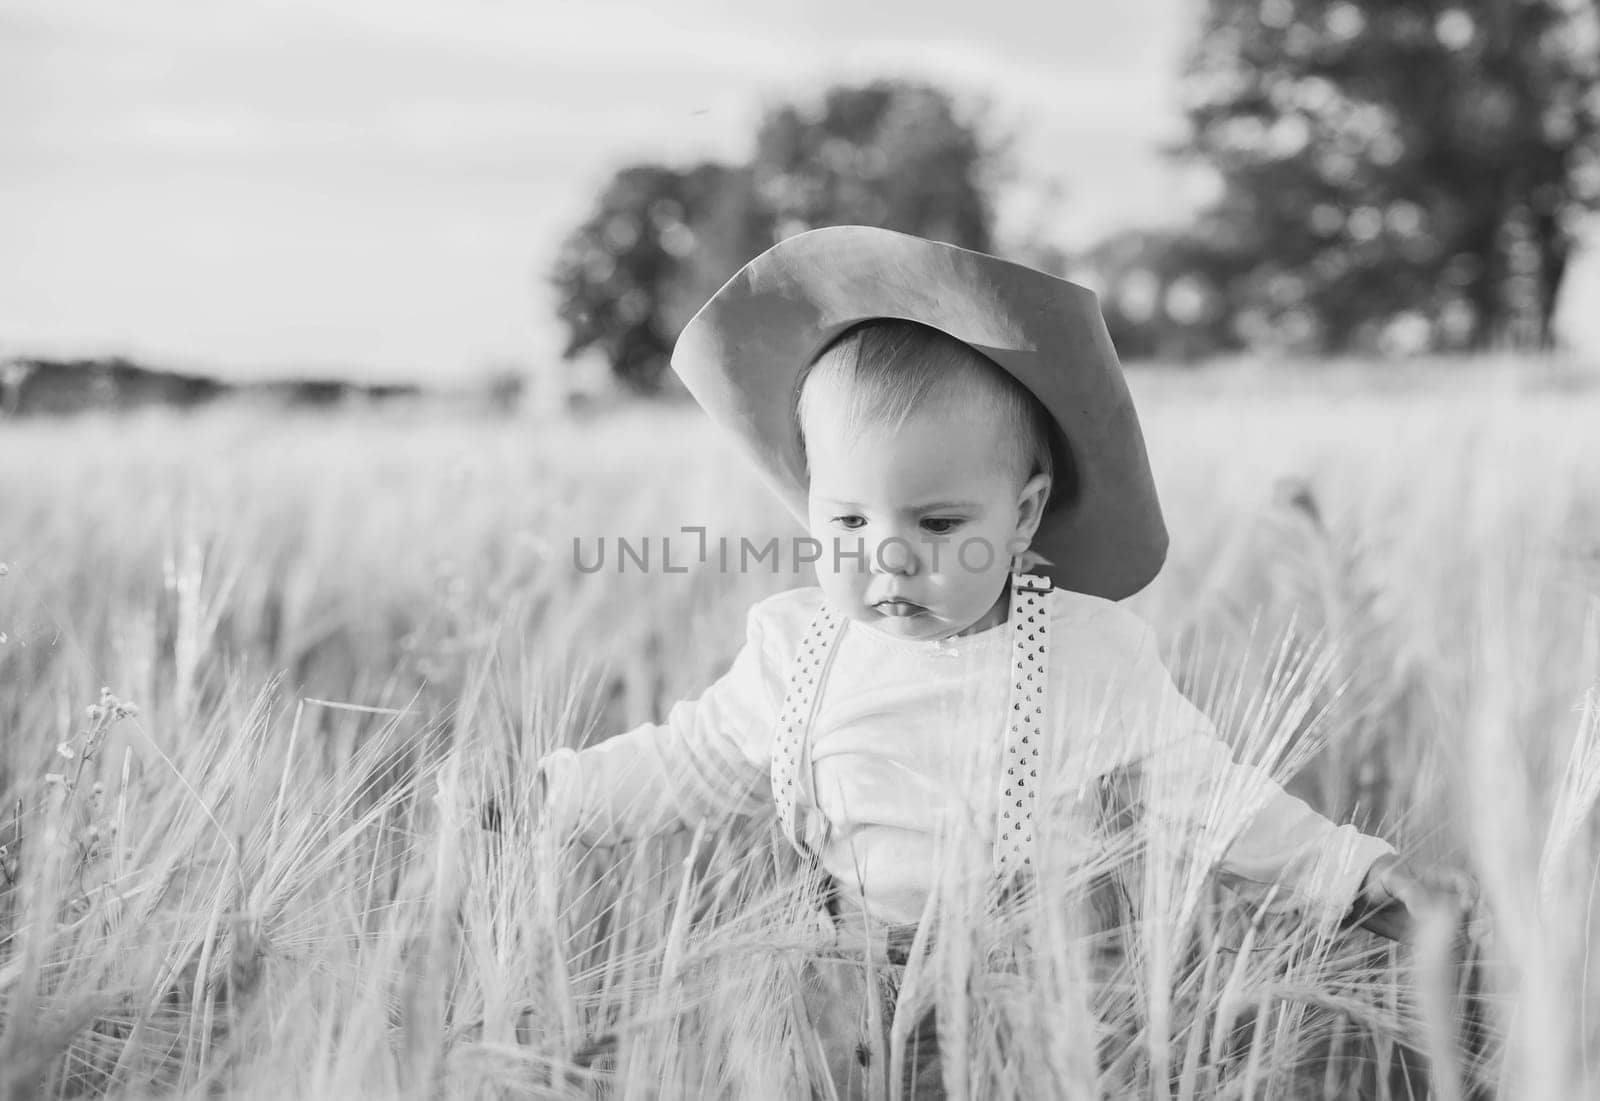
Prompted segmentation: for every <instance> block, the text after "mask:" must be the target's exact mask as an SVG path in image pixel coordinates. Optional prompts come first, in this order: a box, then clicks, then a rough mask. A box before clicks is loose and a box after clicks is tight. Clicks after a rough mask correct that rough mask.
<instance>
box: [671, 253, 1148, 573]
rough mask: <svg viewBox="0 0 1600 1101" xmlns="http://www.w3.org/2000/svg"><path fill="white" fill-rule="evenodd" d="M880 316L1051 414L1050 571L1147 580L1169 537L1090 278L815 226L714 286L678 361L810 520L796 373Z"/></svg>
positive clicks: (1041, 551) (1044, 568)
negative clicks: (971, 356)
mask: <svg viewBox="0 0 1600 1101" xmlns="http://www.w3.org/2000/svg"><path fill="white" fill-rule="evenodd" d="M878 318H894V319H898V320H902V321H913V322H918V323H920V324H923V325H927V326H929V327H930V328H933V329H937V330H939V331H940V332H942V333H944V334H945V335H947V336H951V337H954V338H955V339H956V340H959V341H961V342H963V343H965V344H967V345H969V346H970V347H972V348H973V349H975V350H976V351H978V352H979V353H981V354H982V355H984V356H986V357H988V358H989V359H990V360H992V361H994V362H995V363H996V364H998V365H999V366H1000V367H1001V368H1003V369H1004V370H1006V371H1007V372H1009V373H1010V374H1011V375H1012V376H1013V377H1014V378H1016V380H1017V381H1018V382H1020V383H1022V385H1024V386H1026V387H1027V388H1028V389H1029V390H1030V391H1032V392H1033V394H1034V395H1035V396H1036V397H1038V399H1039V401H1040V402H1041V403H1042V404H1043V405H1044V407H1045V409H1046V410H1048V411H1049V413H1050V415H1051V417H1052V418H1054V420H1055V422H1056V424H1057V426H1058V427H1059V428H1060V430H1061V433H1062V435H1063V437H1064V441H1062V440H1058V441H1057V446H1063V445H1064V447H1065V450H1066V451H1067V453H1068V454H1069V455H1070V457H1071V460H1072V465H1073V468H1074V473H1075V478H1076V487H1075V488H1076V492H1075V493H1073V494H1072V495H1071V496H1070V498H1069V499H1067V500H1065V501H1053V502H1052V504H1051V506H1050V507H1049V508H1047V509H1046V511H1045V515H1044V517H1043V519H1042V521H1041V522H1040V525H1039V529H1038V531H1037V532H1036V533H1035V535H1034V539H1033V544H1032V547H1031V549H1032V550H1033V551H1034V552H1036V555H1037V556H1038V557H1042V558H1043V559H1045V560H1046V563H1047V564H1044V565H1041V566H1039V567H1038V568H1037V572H1041V573H1044V574H1046V575H1047V576H1048V577H1049V578H1050V579H1051V581H1053V582H1054V583H1055V584H1056V585H1057V586H1060V587H1063V588H1067V589H1072V590H1075V591H1077V592H1083V593H1090V594H1093V595H1096V596H1102V597H1105V598H1107V599H1110V600H1119V599H1121V598H1123V597H1125V596H1130V595H1132V594H1133V593H1136V592H1138V591H1139V590H1140V589H1142V588H1144V586H1145V585H1147V584H1149V582H1150V581H1151V580H1152V579H1153V578H1154V577H1155V575H1156V573H1157V572H1158V571H1159V570H1160V569H1161V563H1162V561H1163V560H1164V559H1165V558H1166V552H1167V530H1166V526H1165V524H1163V522H1162V519H1161V506H1160V504H1159V502H1158V501H1157V500H1156V489H1155V482H1154V479H1153V478H1152V476H1151V473H1150V462H1149V459H1148V457H1147V456H1146V454H1145V447H1144V436H1143V434H1142V433H1141V432H1140V430H1139V419H1138V416H1137V415H1136V414H1135V412H1134V408H1133V401H1132V399H1131V398H1130V397H1129V394H1128V386H1127V382H1126V380H1125V379H1124V378H1123V375H1122V367H1121V364H1120V363H1119V362H1118V361H1117V353H1116V349H1115V348H1113V347H1112V345H1111V337H1110V335H1109V334H1108V333H1107V332H1106V326H1105V321H1104V319H1103V318H1102V317H1101V316H1100V308H1099V305H1098V304H1097V302H1096V300H1095V296H1094V294H1093V292H1091V291H1089V290H1086V289H1085V288H1083V287H1080V286H1077V285H1076V284H1073V283H1068V282H1067V281H1066V280H1063V279H1057V278H1056V277H1055V276H1053V275H1046V274H1045V273H1044V272H1041V271H1035V270H1034V269H1033V268H1029V267H1024V266H1023V265H1021V264H1014V263H1011V262H1010V261H1007V260H1001V259H999V258H997V257H994V256H987V255H985V254H983V253H981V252H972V251H970V250H968V249H963V248H957V247H955V246H954V245H947V244H942V243H940V242H937V241H927V240H923V239H922V238H920V237H912V236H909V235H907V234H904V233H895V232H893V231H890V230H886V229H877V228H875V227H872V226H832V227H829V228H826V229H814V230H810V231H808V232H805V233H800V234H797V235H796V236H793V237H790V238H787V239H786V240H784V241H781V242H779V243H778V244H776V245H774V246H773V247H772V248H770V249H768V250H767V251H766V252H764V253H762V254H761V255H760V256H757V257H756V258H755V259H754V260H751V261H750V262H749V263H748V264H746V265H745V266H744V267H743V268H741V269H740V270H739V271H738V273H737V274H735V275H734V276H733V278H731V279H729V280H728V282H727V283H725V284H724V285H723V287H722V289H721V290H719V291H717V293H716V294H714V295H712V296H711V299H710V300H709V301H708V302H707V303H706V304H705V305H704V306H703V307H701V309H700V311H699V312H698V313H696V314H695V315H694V317H693V318H692V319H691V320H690V321H689V323H688V325H687V326H685V328H684V330H683V333H682V335H680V336H679V337H678V342H677V345H676V347H674V349H673V352H672V368H673V370H674V371H676V372H677V374H678V376H679V377H680V378H681V379H682V380H683V384H684V386H685V387H686V388H687V389H688V391H689V393H690V394H692V395H693V396H694V398H695V400H696V401H698V402H699V403H700V405H701V406H702V407H703V408H704V409H705V411H706V412H707V413H708V414H709V415H710V416H711V418H712V420H714V421H716V422H717V423H718V424H720V425H722V426H723V427H724V428H725V429H728V430H730V431H731V432H732V433H733V434H734V436H735V437H736V439H737V441H738V442H739V444H740V445H741V446H742V448H743V449H744V450H745V451H746V452H747V453H748V454H749V455H750V457H751V458H753V459H754V460H755V461H756V464H757V466H758V467H759V469H760V471H761V473H762V476H763V478H764V479H765V480H766V481H767V483H768V484H769V485H770V486H771V487H772V488H773V489H774V490H775V491H776V492H777V493H778V495H779V496H780V497H781V498H782V499H783V501H784V503H785V504H786V505H787V506H788V508H789V509H790V511H791V512H793V513H794V515H795V516H797V517H798V518H799V519H800V522H801V523H802V524H805V523H807V502H806V483H807V479H806V472H805V458H804V455H803V454H802V453H801V445H800V439H799V434H798V432H797V430H796V426H795V424H794V422H793V415H794V414H793V410H794V390H795V384H796V380H797V379H798V377H799V375H800V372H801V371H802V369H804V368H805V367H806V366H807V364H809V363H810V362H811V361H812V360H813V359H814V358H816V356H817V355H818V354H819V353H820V352H821V351H822V350H823V349H824V348H825V347H826V346H827V345H828V344H829V342H831V341H832V340H833V339H834V338H835V337H837V336H838V335H839V334H840V333H842V332H844V331H845V330H846V329H848V328H850V327H851V326H853V325H856V324H859V323H860V322H862V321H870V320H874V319H878ZM1034 560H1035V561H1037V560H1038V559H1037V557H1036V558H1035V559H1034Z"/></svg>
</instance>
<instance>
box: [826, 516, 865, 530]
mask: <svg viewBox="0 0 1600 1101" xmlns="http://www.w3.org/2000/svg"><path fill="white" fill-rule="evenodd" d="M833 522H834V523H835V524H838V525H839V526H840V527H842V528H844V529H845V530H846V531H855V530H856V529H857V528H859V527H860V526H861V525H862V524H864V523H866V521H865V520H863V519H862V518H861V517H859V516H835V517H834V518H833Z"/></svg>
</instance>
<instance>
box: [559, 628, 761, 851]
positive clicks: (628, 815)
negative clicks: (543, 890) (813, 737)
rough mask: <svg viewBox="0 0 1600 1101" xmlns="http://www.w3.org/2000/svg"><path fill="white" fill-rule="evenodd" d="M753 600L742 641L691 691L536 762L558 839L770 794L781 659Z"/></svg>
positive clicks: (609, 838) (672, 818)
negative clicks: (638, 721)
mask: <svg viewBox="0 0 1600 1101" xmlns="http://www.w3.org/2000/svg"><path fill="white" fill-rule="evenodd" d="M762 611H763V606H762V604H760V603H758V604H756V605H755V606H753V607H752V608H751V609H750V613H749V615H748V617H747V621H746V634H745V644H744V647H743V648H742V649H741V650H740V651H739V653H738V655H737V656H736V657H735V658H734V660H733V664H732V666H731V667H730V668H729V669H728V671H727V672H726V673H725V674H723V676H722V677H721V678H719V679H718V680H717V681H716V682H715V683H714V684H712V685H711V686H710V687H709V688H707V689H706V690H705V691H704V692H703V693H702V694H701V695H700V696H699V697H698V698H696V699H693V700H680V701H679V702H677V703H675V704H673V705H672V708H671V710H670V711H668V713H667V718H666V721H665V722H663V723H645V724H643V725H641V726H638V727H635V728H634V729H632V730H630V731H628V732H626V733H624V734H619V735H617V736H616V737H614V738H611V739H609V740H607V741H605V742H602V743H600V744H599V745H595V746H590V747H589V748H587V749H584V750H582V751H577V750H573V749H570V748H563V749H558V750H556V751H555V752H553V753H551V754H549V755H548V756H547V757H545V758H543V759H542V760H541V761H540V763H539V780H538V782H539V784H540V787H541V794H542V800H541V806H542V807H543V812H542V819H543V822H544V824H545V826H546V828H548V829H550V830H553V831H555V832H556V833H557V834H558V835H559V836H560V837H562V838H563V839H567V838H572V837H576V838H578V839H580V840H582V841H584V842H585V843H587V844H590V845H608V844H614V843H616V842H618V841H625V840H631V839H636V838H642V837H648V836H651V835H654V834H658V833H665V832H669V831H671V830H676V829H682V828H686V827H693V826H695V825H698V824H699V823H701V822H705V821H713V820H717V819H720V818H723V817H727V816H731V815H738V814H750V813H753V812H755V811H756V810H758V809H760V808H761V806H762V805H763V804H764V803H767V802H769V801H770V799H771V788H770V784H769V782H768V772H769V767H770V760H771V756H770V755H771V736H772V729H773V726H774V724H775V723H776V721H777V713H778V708H779V707H780V706H782V701H783V686H782V683H781V678H782V668H781V663H780V662H779V661H778V660H777V654H776V649H777V648H776V646H775V645H774V640H773V639H772V638H770V637H769V634H770V632H769V631H768V630H767V629H766V628H765V626H764V619H765V617H764V616H763V615H762Z"/></svg>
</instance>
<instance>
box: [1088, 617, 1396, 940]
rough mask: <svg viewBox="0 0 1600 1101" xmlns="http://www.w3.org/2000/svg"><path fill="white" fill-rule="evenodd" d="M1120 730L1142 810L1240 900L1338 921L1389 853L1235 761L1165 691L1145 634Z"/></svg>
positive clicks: (1165, 677)
mask: <svg viewBox="0 0 1600 1101" xmlns="http://www.w3.org/2000/svg"><path fill="white" fill-rule="evenodd" d="M1122 723H1123V724H1124V725H1123V730H1122V731H1121V732H1120V733H1121V735H1122V737H1123V739H1124V741H1123V744H1124V745H1130V746H1133V747H1135V756H1136V759H1137V766H1138V767H1137V772H1138V774H1139V777H1140V780H1141V793H1140V794H1141V795H1142V796H1143V799H1144V802H1145V803H1146V806H1147V808H1148V809H1149V810H1150V811H1151V812H1152V813H1153V814H1154V815H1155V816H1156V818H1157V819H1158V820H1159V821H1164V822H1167V823H1170V824H1172V825H1175V826H1177V827H1179V828H1180V830H1181V833H1180V836H1181V837H1182V838H1183V841H1182V842H1181V843H1183V844H1188V845H1195V846H1198V851H1197V852H1196V853H1195V857H1196V859H1197V860H1201V861H1203V862H1204V863H1205V864H1206V865H1208V866H1216V867H1217V868H1218V870H1219V871H1220V872H1221V873H1222V875H1223V876H1224V878H1225V880H1227V881H1228V882H1229V883H1230V884H1231V885H1232V886H1233V887H1235V888H1236V889H1237V890H1239V891H1240V892H1241V893H1243V894H1245V895H1246V896H1247V897H1252V898H1255V899H1265V898H1266V896H1267V895H1268V894H1269V892H1274V891H1275V895H1274V899H1275V904H1283V905H1288V906H1294V907H1298V908H1301V909H1303V910H1307V909H1315V910H1320V911H1321V912H1322V914H1323V915H1325V916H1332V915H1333V914H1337V915H1338V916H1340V917H1343V916H1344V915H1346V914H1348V913H1349V912H1350V911H1351V909H1352V907H1354V906H1355V905H1356V903H1357V901H1358V899H1360V897H1361V896H1362V888H1363V883H1364V880H1365V877H1366V875H1367V872H1368V870H1369V869H1370V868H1371V867H1372V866H1373V864H1374V863H1375V862H1376V861H1378V860H1379V859H1380V858H1383V857H1386V856H1392V855H1393V853H1394V849H1393V847H1392V846H1390V845H1389V844H1388V842H1386V841H1383V840H1382V839H1380V838H1377V837H1371V836H1368V835H1366V834H1363V833H1360V832H1359V831H1358V830H1356V828H1355V827H1354V826H1349V825H1344V826H1338V825H1335V824H1334V823H1332V822H1330V821H1329V820H1328V819H1326V818H1324V817H1323V816H1322V815H1320V814H1318V813H1317V812H1316V811H1314V810H1313V809H1312V808H1311V807H1310V806H1308V805H1307V804H1306V803H1304V802H1303V801H1301V800H1300V799H1297V798H1295V797H1294V796H1292V795H1290V794H1289V793H1288V792H1286V791H1284V790H1283V788H1282V787H1280V786H1279V785H1278V784H1277V783H1276V782H1275V781H1274V780H1273V779H1272V778H1271V777H1270V776H1269V775H1268V774H1267V772H1266V770H1265V769H1264V768H1261V767H1257V766H1254V765H1245V764H1239V763H1237V762H1235V761H1234V759H1233V755H1232V753H1231V751H1230V750H1229V748H1228V746H1227V745H1226V744H1225V743H1224V742H1223V741H1222V740H1221V739H1220V738H1219V737H1217V734H1216V730H1215V728H1214V727H1213V726H1212V724H1211V722H1210V720H1209V719H1207V718H1206V716H1205V715H1204V714H1202V713H1201V712H1200V710H1199V709H1198V708H1196V707H1195V706H1194V705H1193V704H1192V703H1190V702H1189V700H1187V699H1186V698H1185V697H1184V696H1183V694H1182V693H1181V692H1179V691H1178V688H1177V686H1176V685H1175V684H1173V682H1172V678H1171V676H1170V675H1169V674H1168V673H1167V670H1166V667H1165V666H1164V665H1163V664H1162V662H1161V657H1160V652H1159V649H1158V647H1157V644H1156V639H1155V633H1154V632H1153V631H1151V630H1150V629H1149V628H1148V627H1145V628H1144V629H1143V631H1142V632H1141V638H1140V640H1139V643H1138V645H1137V647H1136V652H1135V657H1134V660H1133V663H1132V668H1131V669H1130V670H1129V675H1128V678H1127V680H1126V681H1125V695H1124V698H1123V708H1122Z"/></svg>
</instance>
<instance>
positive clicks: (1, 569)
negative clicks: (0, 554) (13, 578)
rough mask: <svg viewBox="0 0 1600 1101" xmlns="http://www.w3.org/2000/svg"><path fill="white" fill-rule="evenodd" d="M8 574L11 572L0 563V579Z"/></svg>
mask: <svg viewBox="0 0 1600 1101" xmlns="http://www.w3.org/2000/svg"><path fill="white" fill-rule="evenodd" d="M10 572H11V570H10V568H9V567H7V566H6V564H5V563H4V562H0V577H4V576H5V575H6V574H8V573H10Z"/></svg>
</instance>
